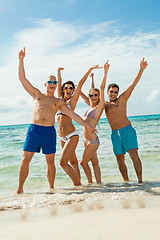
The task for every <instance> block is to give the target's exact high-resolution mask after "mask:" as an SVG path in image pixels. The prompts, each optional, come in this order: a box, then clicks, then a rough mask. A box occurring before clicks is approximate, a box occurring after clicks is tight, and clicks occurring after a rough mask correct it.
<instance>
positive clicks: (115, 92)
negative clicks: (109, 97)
mask: <svg viewBox="0 0 160 240" xmlns="http://www.w3.org/2000/svg"><path fill="white" fill-rule="evenodd" d="M109 92H110V93H114V94H118V91H113V90H110V91H109Z"/></svg>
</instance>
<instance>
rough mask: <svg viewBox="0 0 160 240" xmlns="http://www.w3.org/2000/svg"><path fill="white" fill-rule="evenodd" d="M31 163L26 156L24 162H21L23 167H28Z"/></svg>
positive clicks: (23, 158)
mask: <svg viewBox="0 0 160 240" xmlns="http://www.w3.org/2000/svg"><path fill="white" fill-rule="evenodd" d="M29 163H30V160H29V159H28V158H26V157H25V156H23V157H22V161H21V166H28V165H29Z"/></svg>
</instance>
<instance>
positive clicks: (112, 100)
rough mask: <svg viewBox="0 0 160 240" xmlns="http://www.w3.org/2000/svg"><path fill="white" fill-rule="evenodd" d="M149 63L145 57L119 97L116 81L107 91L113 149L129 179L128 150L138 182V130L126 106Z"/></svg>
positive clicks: (122, 172) (139, 178)
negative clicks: (128, 115) (126, 157)
mask: <svg viewBox="0 0 160 240" xmlns="http://www.w3.org/2000/svg"><path fill="white" fill-rule="evenodd" d="M147 65H148V63H147V61H145V60H144V58H143V59H142V61H141V62H140V69H139V71H138V73H137V75H136V77H135V78H134V79H133V81H132V83H131V84H130V85H129V86H128V88H127V89H126V90H125V91H124V92H123V93H122V94H121V95H120V96H119V97H118V93H119V86H118V85H117V84H115V83H113V84H110V85H109V86H108V91H107V94H108V97H109V102H106V104H105V112H106V117H107V119H108V122H109V124H110V127H111V129H112V134H111V139H112V145H113V151H114V154H115V155H116V158H117V163H118V167H119V170H120V172H121V174H122V177H123V179H124V180H125V181H129V177H128V173H127V167H126V164H125V153H126V152H128V153H129V155H130V157H131V159H132V161H133V165H134V168H135V171H136V174H137V178H138V183H142V164H141V160H140V158H139V156H138V151H137V149H138V142H137V136H136V132H135V130H134V128H133V127H132V125H131V122H130V121H129V119H128V118H127V113H126V112H127V111H126V108H127V101H128V99H129V97H130V95H131V93H132V91H133V89H134V88H135V86H136V85H137V83H138V82H139V80H140V78H141V76H142V73H143V71H144V70H145V68H146V67H147Z"/></svg>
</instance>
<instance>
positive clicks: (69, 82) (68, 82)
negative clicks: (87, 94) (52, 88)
mask: <svg viewBox="0 0 160 240" xmlns="http://www.w3.org/2000/svg"><path fill="white" fill-rule="evenodd" d="M66 84H71V85H72V87H73V90H75V85H74V83H73V82H72V81H70V80H69V81H67V82H65V83H63V85H62V94H63V96H62V97H64V93H63V90H64V86H65V85H66Z"/></svg>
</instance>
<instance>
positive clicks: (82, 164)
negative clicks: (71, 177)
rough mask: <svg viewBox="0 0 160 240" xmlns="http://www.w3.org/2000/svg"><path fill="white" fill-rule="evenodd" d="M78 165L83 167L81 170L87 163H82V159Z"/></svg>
mask: <svg viewBox="0 0 160 240" xmlns="http://www.w3.org/2000/svg"><path fill="white" fill-rule="evenodd" d="M80 165H81V166H82V167H83V168H85V166H86V165H87V163H85V162H84V161H83V159H82V160H81V161H80Z"/></svg>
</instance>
